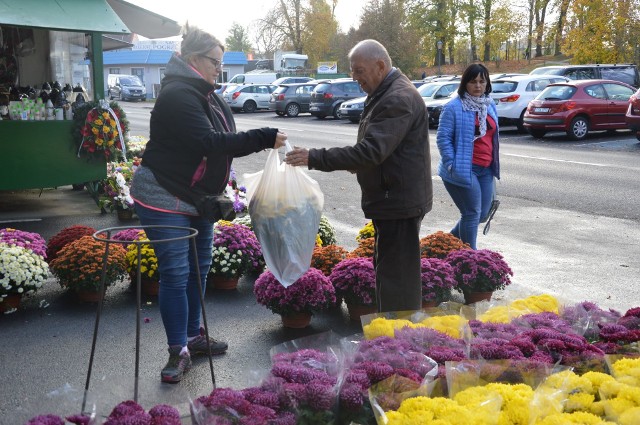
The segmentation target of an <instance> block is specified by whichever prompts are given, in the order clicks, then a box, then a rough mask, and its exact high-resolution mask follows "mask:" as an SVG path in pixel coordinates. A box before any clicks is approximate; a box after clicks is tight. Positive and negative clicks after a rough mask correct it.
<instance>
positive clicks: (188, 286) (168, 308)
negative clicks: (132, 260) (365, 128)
mask: <svg viewBox="0 0 640 425" xmlns="http://www.w3.org/2000/svg"><path fill="white" fill-rule="evenodd" d="M180 49H181V53H180V54H178V53H174V55H173V56H172V57H171V59H170V61H169V63H168V64H167V68H166V71H165V77H164V79H163V80H162V88H161V91H160V95H159V96H158V99H157V100H156V103H155V106H154V108H153V110H152V111H151V123H150V138H149V142H148V143H147V146H146V149H145V152H144V155H143V162H142V166H141V167H139V168H138V170H137V171H136V173H135V175H134V177H133V182H132V187H131V196H132V197H133V198H134V200H135V209H136V213H137V214H138V217H139V218H140V223H141V224H142V225H143V227H144V226H152V225H164V226H176V227H190V228H194V229H197V230H198V235H197V237H196V246H197V253H198V265H199V270H196V268H195V265H194V264H193V262H192V261H193V257H192V255H193V253H192V252H191V251H192V243H190V241H189V239H185V240H181V241H174V242H170V243H157V244H154V250H155V253H156V256H157V257H158V269H159V272H160V292H159V295H158V303H159V306H160V314H161V316H162V322H163V324H164V328H165V331H166V334H167V342H168V344H169V361H168V363H167V365H166V366H165V367H164V368H163V369H162V372H161V378H162V380H163V381H165V382H179V381H180V380H181V379H182V375H183V373H184V372H186V371H187V370H188V369H189V368H190V367H191V357H190V354H195V353H207V352H208V347H207V345H210V347H211V352H212V353H213V354H222V353H224V352H225V351H226V350H227V344H226V343H225V342H223V341H219V340H215V339H213V338H211V337H209V336H208V335H205V334H204V332H203V329H202V328H201V326H200V315H201V306H200V295H199V291H201V288H200V287H199V286H198V279H197V275H196V273H199V274H200V279H201V281H202V282H203V284H204V282H205V280H206V276H207V273H208V272H209V266H210V264H211V258H212V248H213V226H212V221H213V220H216V219H217V218H219V217H204V216H202V215H201V213H202V212H203V210H202V209H200V208H196V205H199V204H200V201H201V200H202V199H203V198H204V197H206V196H207V195H219V194H221V193H222V192H223V191H224V189H225V186H226V185H227V182H228V180H229V170H230V167H231V162H232V160H233V158H235V157H240V156H245V155H248V154H250V153H253V152H259V151H262V150H264V149H267V148H276V149H277V148H279V147H281V146H284V142H285V140H286V138H287V136H286V134H284V133H282V132H279V131H278V130H277V129H275V128H261V129H256V130H250V131H246V132H236V126H235V122H234V120H233V115H232V113H231V110H230V109H229V107H228V106H227V105H226V103H225V102H224V101H223V100H222V99H220V97H218V95H217V94H215V93H214V89H215V84H216V80H217V78H218V75H219V74H220V72H221V70H222V69H221V67H222V55H223V53H224V46H223V45H222V43H220V41H218V40H217V39H216V38H215V37H214V36H213V35H211V34H208V33H206V32H204V31H202V30H200V29H198V28H194V27H189V26H187V27H185V31H184V34H183V36H182V44H181V47H180ZM145 232H146V234H147V237H148V238H149V239H150V240H151V241H152V242H153V241H154V240H161V239H169V238H176V237H180V236H186V234H187V233H186V232H185V231H183V230H180V229H168V228H153V227H150V228H148V229H145Z"/></svg>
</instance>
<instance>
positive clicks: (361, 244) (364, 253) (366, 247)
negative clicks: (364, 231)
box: [347, 238, 376, 258]
mask: <svg viewBox="0 0 640 425" xmlns="http://www.w3.org/2000/svg"><path fill="white" fill-rule="evenodd" d="M375 245H376V241H375V238H365V239H360V240H359V241H358V246H357V247H356V249H354V250H353V251H351V252H350V253H349V254H347V258H354V257H369V258H373V254H374V249H375Z"/></svg>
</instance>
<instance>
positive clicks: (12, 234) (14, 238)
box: [0, 227, 47, 258]
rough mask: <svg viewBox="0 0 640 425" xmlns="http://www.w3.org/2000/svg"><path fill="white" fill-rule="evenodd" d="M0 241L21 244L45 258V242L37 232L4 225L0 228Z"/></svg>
mask: <svg viewBox="0 0 640 425" xmlns="http://www.w3.org/2000/svg"><path fill="white" fill-rule="evenodd" d="M0 243H6V244H7V245H11V246H21V247H23V248H26V249H28V250H31V251H33V252H34V253H35V254H38V255H40V256H41V257H43V258H47V243H46V242H45V240H44V238H43V237H42V236H40V235H39V234H37V233H33V232H25V231H22V230H16V229H12V228H11V227H6V228H4V229H0Z"/></svg>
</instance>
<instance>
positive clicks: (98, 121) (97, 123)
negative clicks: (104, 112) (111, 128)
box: [93, 118, 104, 126]
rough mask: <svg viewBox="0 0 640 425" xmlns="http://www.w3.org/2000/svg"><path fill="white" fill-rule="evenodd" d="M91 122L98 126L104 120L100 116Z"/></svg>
mask: <svg viewBox="0 0 640 425" xmlns="http://www.w3.org/2000/svg"><path fill="white" fill-rule="evenodd" d="M93 123H94V124H95V125H98V126H100V125H102V124H104V122H103V121H102V120H101V119H100V118H96V119H95V120H94V121H93Z"/></svg>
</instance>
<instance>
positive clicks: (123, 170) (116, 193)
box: [98, 162, 137, 211]
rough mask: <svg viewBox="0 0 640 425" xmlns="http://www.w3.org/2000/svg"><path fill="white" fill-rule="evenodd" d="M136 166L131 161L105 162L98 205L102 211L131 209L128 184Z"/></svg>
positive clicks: (131, 200)
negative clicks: (105, 167) (104, 175)
mask: <svg viewBox="0 0 640 425" xmlns="http://www.w3.org/2000/svg"><path fill="white" fill-rule="evenodd" d="M136 168H137V167H136V166H135V165H133V163H132V162H120V163H117V162H109V163H107V178H106V179H104V180H103V181H102V195H101V196H100V198H99V201H98V206H99V207H100V209H101V210H102V211H106V210H109V211H114V210H128V209H133V198H132V197H131V195H130V194H129V185H130V184H131V179H132V178H133V173H134V172H135V169H136Z"/></svg>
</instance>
